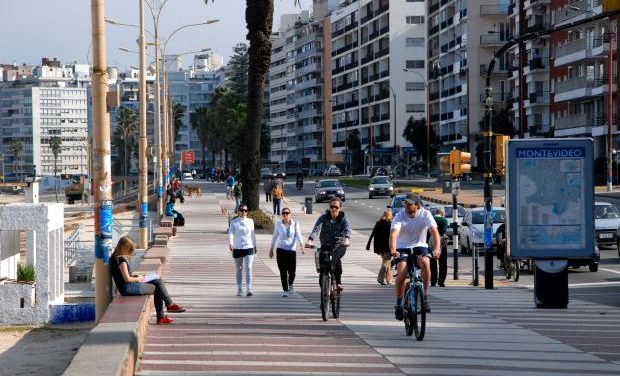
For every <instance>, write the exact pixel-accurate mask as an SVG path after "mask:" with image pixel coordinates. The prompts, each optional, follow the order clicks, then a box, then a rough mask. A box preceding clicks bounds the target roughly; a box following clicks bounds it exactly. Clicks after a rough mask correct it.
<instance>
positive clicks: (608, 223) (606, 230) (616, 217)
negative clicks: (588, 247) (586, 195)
mask: <svg viewBox="0 0 620 376" xmlns="http://www.w3.org/2000/svg"><path fill="white" fill-rule="evenodd" d="M619 226H620V212H619V211H618V209H617V208H616V207H615V206H614V205H613V204H610V203H609V202H600V201H596V202H595V203H594V231H595V234H596V238H595V241H596V244H597V245H598V246H599V247H600V246H613V245H616V242H617V240H618V239H617V237H618V227H619Z"/></svg>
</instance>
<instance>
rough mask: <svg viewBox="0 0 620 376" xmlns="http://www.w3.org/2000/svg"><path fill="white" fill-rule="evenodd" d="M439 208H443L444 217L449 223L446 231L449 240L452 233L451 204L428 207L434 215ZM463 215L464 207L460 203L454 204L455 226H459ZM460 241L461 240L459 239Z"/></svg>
mask: <svg viewBox="0 0 620 376" xmlns="http://www.w3.org/2000/svg"><path fill="white" fill-rule="evenodd" d="M439 208H443V210H444V218H445V219H447V220H448V223H449V224H450V226H449V227H448V230H447V231H446V236H448V237H449V238H450V239H449V241H452V235H453V232H454V231H453V229H452V220H453V219H452V212H453V209H452V205H438V206H431V208H430V209H429V210H430V212H431V214H433V215H435V214H437V209H439ZM463 217H465V208H464V207H463V206H461V205H457V206H456V224H457V226H460V224H461V222H463ZM457 228H458V227H457ZM461 241H462V240H461Z"/></svg>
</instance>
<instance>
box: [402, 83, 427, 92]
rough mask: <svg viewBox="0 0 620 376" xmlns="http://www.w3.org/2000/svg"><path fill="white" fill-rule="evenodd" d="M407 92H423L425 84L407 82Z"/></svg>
mask: <svg viewBox="0 0 620 376" xmlns="http://www.w3.org/2000/svg"><path fill="white" fill-rule="evenodd" d="M405 90H407V91H423V90H424V83H423V82H407V83H406V84H405Z"/></svg>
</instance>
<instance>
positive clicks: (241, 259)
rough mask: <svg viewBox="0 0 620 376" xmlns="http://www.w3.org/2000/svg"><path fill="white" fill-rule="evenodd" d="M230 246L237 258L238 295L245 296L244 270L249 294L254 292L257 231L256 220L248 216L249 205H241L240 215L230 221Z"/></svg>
mask: <svg viewBox="0 0 620 376" xmlns="http://www.w3.org/2000/svg"><path fill="white" fill-rule="evenodd" d="M228 247H229V249H230V252H231V253H232V256H233V259H234V260H235V268H236V273H237V275H236V277H237V296H243V288H242V282H243V272H244V271H245V286H246V294H247V296H253V295H254V294H253V293H252V263H253V262H254V254H255V253H256V233H255V231H254V221H253V220H252V219H251V218H248V207H247V205H245V204H242V205H240V206H239V216H238V217H237V218H235V219H233V220H232V222H230V228H229V229H228Z"/></svg>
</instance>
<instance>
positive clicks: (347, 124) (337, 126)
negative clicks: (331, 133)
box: [332, 119, 359, 129]
mask: <svg viewBox="0 0 620 376" xmlns="http://www.w3.org/2000/svg"><path fill="white" fill-rule="evenodd" d="M356 125H359V120H357V119H356V120H349V121H343V122H340V123H335V124H334V125H333V127H332V128H333V129H341V128H344V129H347V128H351V127H355V126H356Z"/></svg>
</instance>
